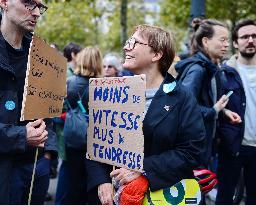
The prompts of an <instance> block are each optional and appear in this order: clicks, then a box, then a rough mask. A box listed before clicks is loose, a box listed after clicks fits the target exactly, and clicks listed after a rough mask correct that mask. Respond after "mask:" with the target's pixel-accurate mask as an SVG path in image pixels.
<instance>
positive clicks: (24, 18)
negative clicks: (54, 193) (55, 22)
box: [0, 0, 56, 205]
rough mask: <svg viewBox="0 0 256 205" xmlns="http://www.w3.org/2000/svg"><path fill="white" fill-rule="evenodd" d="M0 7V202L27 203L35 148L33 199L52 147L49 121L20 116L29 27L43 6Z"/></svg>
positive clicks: (16, 2)
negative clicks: (21, 119)
mask: <svg viewBox="0 0 256 205" xmlns="http://www.w3.org/2000/svg"><path fill="white" fill-rule="evenodd" d="M0 7H1V10H2V11H1V12H2V14H1V15H0V21H1V27H0V30H1V32H0V51H1V52H0V184H1V186H0V204H1V205H8V204H10V203H9V199H12V200H11V204H15V205H17V204H25V203H26V204H27V200H28V192H29V186H30V181H31V176H32V169H33V161H34V157H35V150H36V147H39V156H38V162H37V170H36V177H35V182H34V190H33V195H32V203H33V199H35V200H39V198H40V197H41V196H42V195H44V193H43V192H44V189H46V190H45V193H46V191H47V188H48V186H47V184H48V183H49V170H48V167H49V158H50V157H52V154H53V153H55V151H56V142H55V134H54V133H53V132H52V131H51V129H50V126H48V125H50V123H48V122H47V121H44V120H42V119H39V120H35V121H32V122H20V120H19V119H20V112H21V107H22V99H23V88H24V83H25V77H26V69H27V61H28V52H29V47H30V41H31V35H30V32H32V31H34V29H35V26H36V23H37V19H38V18H39V17H40V15H41V14H42V13H43V12H44V11H45V10H46V8H47V7H46V6H44V5H43V4H42V3H41V1H39V0H35V1H25V0H0ZM47 138H48V139H47ZM46 158H48V159H46ZM45 187H46V188H45ZM33 197H35V198H33ZM43 198H44V196H43ZM34 203H35V202H34ZM36 204H42V203H41V202H40V201H38V202H36Z"/></svg>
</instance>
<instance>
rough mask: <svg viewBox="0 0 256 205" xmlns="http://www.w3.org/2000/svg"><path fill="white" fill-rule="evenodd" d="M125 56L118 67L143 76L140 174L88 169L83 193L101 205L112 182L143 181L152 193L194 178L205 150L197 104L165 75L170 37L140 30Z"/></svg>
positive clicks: (159, 31)
mask: <svg viewBox="0 0 256 205" xmlns="http://www.w3.org/2000/svg"><path fill="white" fill-rule="evenodd" d="M124 51H125V61H124V64H123V66H124V67H125V68H127V69H129V70H130V71H132V72H133V73H134V74H145V75H146V106H145V113H146V114H145V119H144V121H143V134H144V164H143V167H144V172H143V175H142V173H140V172H137V171H133V170H128V169H125V168H119V169H116V170H114V171H112V172H111V173H110V169H109V168H108V167H107V166H108V165H105V164H101V163H98V166H96V163H97V162H95V164H94V166H91V167H88V175H89V177H88V179H90V180H89V181H88V189H89V190H90V189H94V188H95V187H96V188H97V189H98V197H99V199H100V201H101V203H102V204H104V205H112V204H113V188H112V185H111V178H113V179H114V181H115V182H116V183H117V184H119V185H120V186H122V185H126V184H128V183H129V182H131V181H133V180H136V179H138V178H139V177H142V176H143V177H144V178H145V179H146V180H147V181H148V182H149V187H150V190H151V191H156V190H159V189H163V188H167V187H171V186H172V185H174V184H175V183H177V182H179V181H180V180H181V179H184V178H191V177H192V178H193V168H195V167H197V166H198V165H200V164H201V163H202V161H201V158H200V156H202V152H204V151H205V147H206V146H205V130H204V125H203V119H202V116H201V114H200V111H199V107H198V105H197V102H196V99H195V98H194V97H193V96H192V95H191V94H190V93H189V92H188V91H187V90H186V89H184V88H183V87H182V86H180V85H178V84H177V83H176V81H175V79H174V78H173V77H172V76H171V75H170V74H168V73H167V71H168V69H169V68H170V66H171V64H172V62H173V59H174V56H175V52H174V42H173V41H172V40H171V36H170V34H169V33H168V32H166V31H165V30H163V29H161V28H159V27H155V26H149V25H139V26H137V27H136V28H135V31H134V33H133V35H132V36H131V37H130V38H129V39H128V40H127V41H126V44H125V46H124ZM95 173H97V177H95ZM109 173H110V175H109Z"/></svg>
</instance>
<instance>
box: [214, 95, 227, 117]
mask: <svg viewBox="0 0 256 205" xmlns="http://www.w3.org/2000/svg"><path fill="white" fill-rule="evenodd" d="M227 103H228V97H227V96H226V95H222V96H221V98H220V99H219V100H218V101H217V102H216V103H215V105H214V106H213V108H214V109H215V110H216V112H217V113H219V112H220V111H221V110H222V109H224V108H225V107H226V105H227Z"/></svg>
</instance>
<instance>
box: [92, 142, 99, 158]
mask: <svg viewBox="0 0 256 205" xmlns="http://www.w3.org/2000/svg"><path fill="white" fill-rule="evenodd" d="M92 146H93V154H94V157H96V156H97V154H96V153H97V148H98V147H99V145H98V144H96V143H93V145H92Z"/></svg>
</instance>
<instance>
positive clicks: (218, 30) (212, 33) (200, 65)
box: [175, 19, 229, 166]
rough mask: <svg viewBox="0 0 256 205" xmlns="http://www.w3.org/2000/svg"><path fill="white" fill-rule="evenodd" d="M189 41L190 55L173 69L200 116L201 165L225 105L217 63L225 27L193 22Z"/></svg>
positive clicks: (223, 50) (225, 41) (224, 49)
mask: <svg viewBox="0 0 256 205" xmlns="http://www.w3.org/2000/svg"><path fill="white" fill-rule="evenodd" d="M193 25H194V29H195V32H194V35H193V37H192V40H191V52H192V57H190V58H188V59H185V60H183V61H180V62H178V63H177V64H176V66H175V69H176V71H177V72H178V73H179V76H178V80H179V81H180V82H182V85H184V86H185V87H187V88H188V89H189V90H190V91H191V92H192V94H193V95H194V96H195V97H196V99H197V102H198V104H199V105H200V110H201V113H202V115H203V119H204V125H205V130H206V138H207V152H206V153H204V156H205V160H204V164H205V166H207V165H208V162H209V159H210V157H211V154H212V140H213V137H214V136H215V130H216V119H217V118H218V113H219V112H220V111H221V110H222V109H223V108H224V107H225V106H226V104H227V102H228V98H227V96H225V95H223V96H222V97H221V98H220V99H218V92H217V91H218V78H217V77H216V73H217V71H218V69H219V68H218V66H219V63H220V61H221V59H222V58H223V56H224V55H225V53H226V52H227V50H228V47H229V40H228V29H227V27H226V26H225V25H224V24H222V23H221V22H219V21H216V20H210V19H208V20H203V21H197V22H196V21H195V22H194V23H193Z"/></svg>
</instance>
